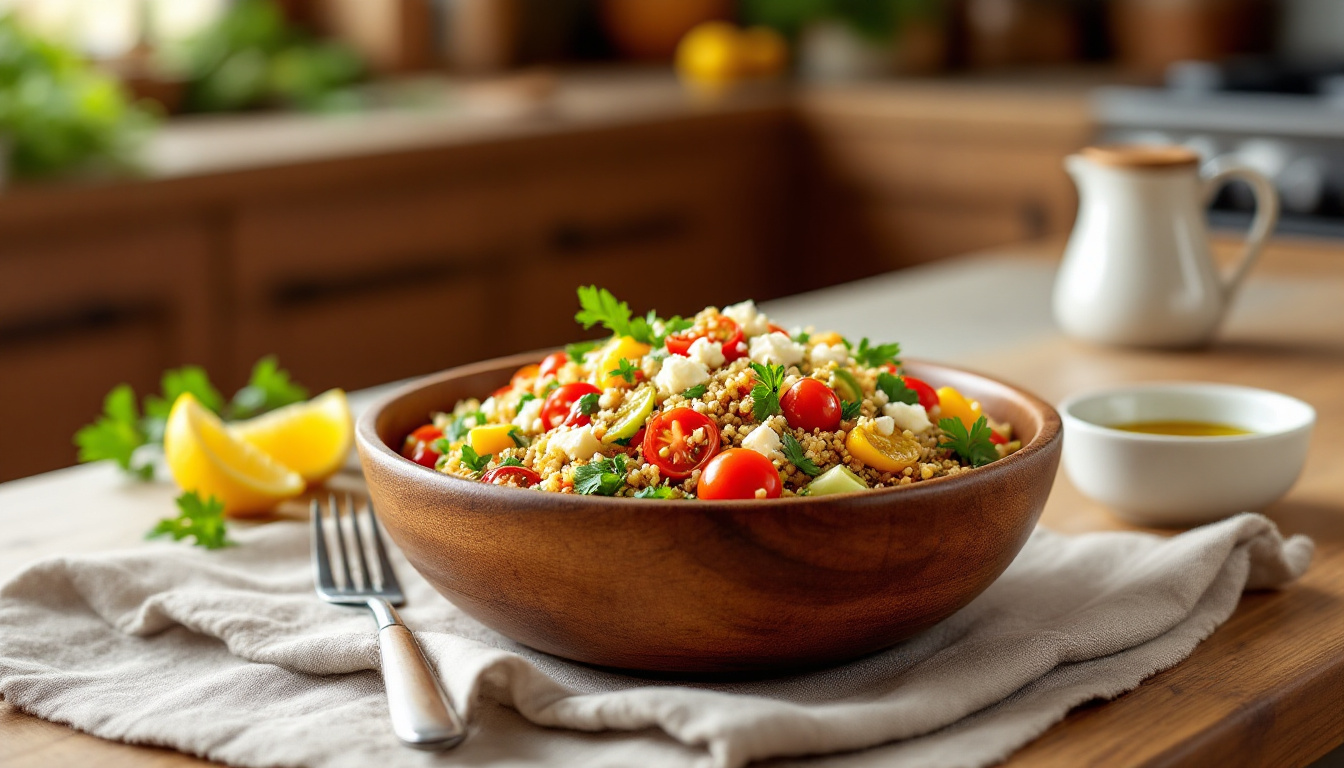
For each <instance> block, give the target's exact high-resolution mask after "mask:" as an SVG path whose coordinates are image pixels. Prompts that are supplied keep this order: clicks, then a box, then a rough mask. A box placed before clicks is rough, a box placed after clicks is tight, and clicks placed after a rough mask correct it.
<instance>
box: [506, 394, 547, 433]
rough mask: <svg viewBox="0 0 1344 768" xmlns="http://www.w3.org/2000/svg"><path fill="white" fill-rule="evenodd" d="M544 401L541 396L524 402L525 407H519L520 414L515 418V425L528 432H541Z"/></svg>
mask: <svg viewBox="0 0 1344 768" xmlns="http://www.w3.org/2000/svg"><path fill="white" fill-rule="evenodd" d="M542 403H543V401H542V399H541V398H540V397H536V398H533V399H531V400H528V401H527V402H526V403H523V407H522V408H519V409H518V415H517V416H515V417H514V418H513V423H514V425H515V426H517V427H518V428H519V429H521V430H523V431H524V432H526V433H528V434H533V433H536V432H540V431H541V406H542Z"/></svg>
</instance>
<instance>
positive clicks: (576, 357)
mask: <svg viewBox="0 0 1344 768" xmlns="http://www.w3.org/2000/svg"><path fill="white" fill-rule="evenodd" d="M605 343H607V340H606V339H596V340H594V341H576V342H574V343H573V344H566V345H565V354H566V355H568V356H569V360H570V362H574V363H582V362H583V356H584V355H586V354H588V353H589V352H592V351H593V350H594V349H597V348H598V347H600V346H602V345H603V344H605Z"/></svg>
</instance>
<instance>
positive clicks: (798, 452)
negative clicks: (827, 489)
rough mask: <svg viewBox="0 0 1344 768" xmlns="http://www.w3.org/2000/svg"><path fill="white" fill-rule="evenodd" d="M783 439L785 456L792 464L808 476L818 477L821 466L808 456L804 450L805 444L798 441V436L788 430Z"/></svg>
mask: <svg viewBox="0 0 1344 768" xmlns="http://www.w3.org/2000/svg"><path fill="white" fill-rule="evenodd" d="M781 439H782V441H783V443H784V458H786V459H788V460H789V463H790V464H792V465H793V466H795V467H797V468H798V471H799V472H802V473H803V474H805V475H807V476H808V477H816V476H817V475H820V474H821V467H818V466H817V464H816V462H814V461H812V460H811V459H809V458H807V454H806V453H804V452H803V446H802V444H800V443H799V442H798V440H797V438H795V437H794V436H793V435H790V434H789V433H788V432H785V433H784V435H783V436H782V438H781Z"/></svg>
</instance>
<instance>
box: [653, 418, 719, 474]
mask: <svg viewBox="0 0 1344 768" xmlns="http://www.w3.org/2000/svg"><path fill="white" fill-rule="evenodd" d="M697 429H703V430H705V439H704V440H703V441H702V442H698V443H696V444H695V445H691V444H690V443H689V442H688V441H689V440H690V438H691V435H692V433H694V432H695V430H697ZM643 447H644V460H645V461H647V462H648V463H650V464H652V465H654V466H655V467H657V468H658V471H659V472H662V474H663V477H668V478H671V479H673V480H681V479H683V478H687V477H690V476H691V473H692V472H694V471H695V470H696V469H699V468H700V467H703V466H704V465H705V462H707V461H709V460H710V459H712V458H714V454H715V453H718V451H719V428H718V426H717V425H716V424H715V423H714V422H713V421H711V420H710V419H709V417H708V416H705V415H704V414H702V413H699V412H697V411H695V410H694V409H692V408H685V407H683V408H673V409H672V410H670V411H665V412H663V413H658V414H654V416H653V418H652V419H649V421H648V423H647V424H646V425H645V432H644V443H643Z"/></svg>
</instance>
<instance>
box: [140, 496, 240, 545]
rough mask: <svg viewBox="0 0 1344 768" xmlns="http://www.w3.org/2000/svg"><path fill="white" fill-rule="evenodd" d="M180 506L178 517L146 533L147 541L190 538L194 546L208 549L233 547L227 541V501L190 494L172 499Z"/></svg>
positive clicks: (171, 518)
mask: <svg viewBox="0 0 1344 768" xmlns="http://www.w3.org/2000/svg"><path fill="white" fill-rule="evenodd" d="M173 503H175V504H177V509H178V515H177V517H165V518H164V519H162V520H160V521H159V522H158V524H157V525H155V526H154V527H153V528H151V529H150V530H149V533H147V534H145V538H147V539H153V538H157V537H159V536H172V537H173V541H181V540H182V539H185V538H187V537H191V539H192V542H191V543H192V544H194V545H196V546H198V547H205V548H206V549H221V548H223V547H228V546H232V545H233V542H232V541H229V538H228V525H227V523H225V522H224V502H222V501H220V500H219V499H217V498H215V497H214V496H211V497H210V498H208V499H206V500H204V501H202V500H201V495H200V494H199V493H197V492H196V491H190V492H188V493H184V494H182V495H181V496H178V497H177V498H176V499H174V500H173Z"/></svg>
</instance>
